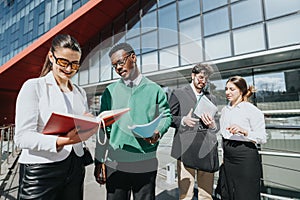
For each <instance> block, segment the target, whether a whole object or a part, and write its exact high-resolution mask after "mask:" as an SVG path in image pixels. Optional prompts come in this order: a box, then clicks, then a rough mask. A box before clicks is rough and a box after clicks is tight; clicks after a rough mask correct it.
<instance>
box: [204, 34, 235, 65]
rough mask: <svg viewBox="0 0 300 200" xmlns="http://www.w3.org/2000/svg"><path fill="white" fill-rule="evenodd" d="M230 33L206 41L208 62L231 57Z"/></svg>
mask: <svg viewBox="0 0 300 200" xmlns="http://www.w3.org/2000/svg"><path fill="white" fill-rule="evenodd" d="M230 49H231V48H230V38H229V33H225V34H220V35H217V36H213V37H209V38H206V39H205V51H206V53H207V57H208V58H207V59H206V60H212V59H217V58H224V57H228V56H231V50H230Z"/></svg>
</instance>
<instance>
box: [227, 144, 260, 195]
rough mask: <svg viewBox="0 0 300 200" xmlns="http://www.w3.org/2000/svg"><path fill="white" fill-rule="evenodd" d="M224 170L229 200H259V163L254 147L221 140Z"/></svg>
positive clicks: (253, 145)
mask: <svg viewBox="0 0 300 200" xmlns="http://www.w3.org/2000/svg"><path fill="white" fill-rule="evenodd" d="M223 149H224V170H225V176H226V184H227V188H228V195H229V198H230V199H231V200H260V178H261V175H262V168H261V161H260V157H259V154H258V150H257V148H256V145H255V144H254V143H252V142H243V141H235V140H226V139H223Z"/></svg>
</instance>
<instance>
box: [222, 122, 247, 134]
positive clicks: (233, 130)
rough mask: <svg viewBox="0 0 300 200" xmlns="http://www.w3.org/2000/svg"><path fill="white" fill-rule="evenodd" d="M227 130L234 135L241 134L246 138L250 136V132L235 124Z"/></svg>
mask: <svg viewBox="0 0 300 200" xmlns="http://www.w3.org/2000/svg"><path fill="white" fill-rule="evenodd" d="M226 130H228V131H229V132H230V133H232V134H238V133H240V134H243V135H244V136H248V132H247V131H246V130H245V129H243V128H241V127H240V126H238V125H236V124H233V125H231V126H229V127H227V128H226Z"/></svg>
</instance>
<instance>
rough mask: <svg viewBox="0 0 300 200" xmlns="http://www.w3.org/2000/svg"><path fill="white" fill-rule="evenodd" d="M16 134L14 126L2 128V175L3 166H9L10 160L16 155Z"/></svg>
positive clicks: (0, 132) (0, 162) (0, 149)
mask: <svg viewBox="0 0 300 200" xmlns="http://www.w3.org/2000/svg"><path fill="white" fill-rule="evenodd" d="M14 133H15V125H14V124H11V125H6V126H2V127H0V174H2V166H3V164H4V163H7V164H9V163H10V158H11V157H15V155H16V148H15V144H14V139H13V138H14Z"/></svg>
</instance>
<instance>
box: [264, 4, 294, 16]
mask: <svg viewBox="0 0 300 200" xmlns="http://www.w3.org/2000/svg"><path fill="white" fill-rule="evenodd" d="M265 5H266V6H265V7H266V18H267V19H270V18H273V17H278V16H280V15H285V14H289V13H292V12H298V11H299V10H300V1H299V0H288V1H286V0H265Z"/></svg>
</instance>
